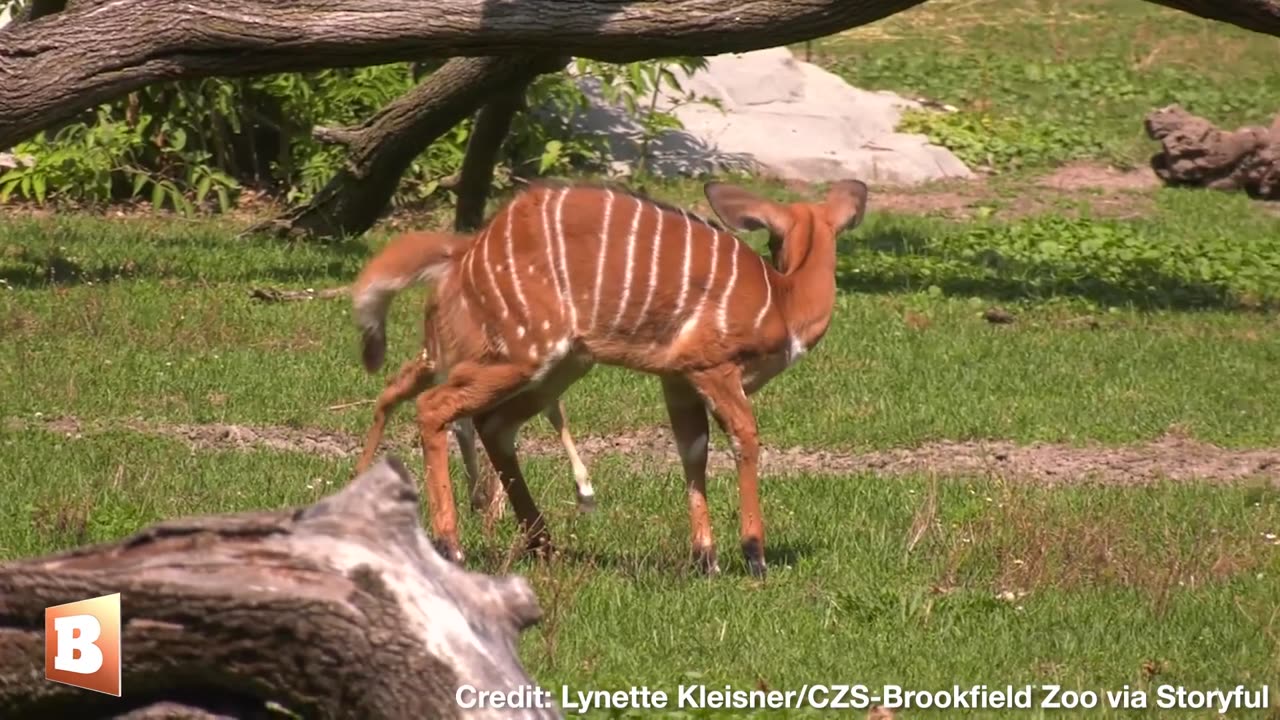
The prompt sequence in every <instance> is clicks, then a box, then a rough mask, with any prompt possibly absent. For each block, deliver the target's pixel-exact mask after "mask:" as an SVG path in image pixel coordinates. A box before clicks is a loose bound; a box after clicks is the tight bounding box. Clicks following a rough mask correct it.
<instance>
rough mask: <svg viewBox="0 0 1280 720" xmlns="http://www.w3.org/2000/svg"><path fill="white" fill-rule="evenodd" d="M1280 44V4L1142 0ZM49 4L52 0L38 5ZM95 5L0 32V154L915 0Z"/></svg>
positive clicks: (735, 39) (711, 43)
mask: <svg viewBox="0 0 1280 720" xmlns="http://www.w3.org/2000/svg"><path fill="white" fill-rule="evenodd" d="M1148 1H1149V2H1154V3H1156V4H1159V5H1165V6H1167V7H1171V8H1175V9H1178V10H1182V11H1184V12H1188V13H1192V14H1194V15H1197V16H1199V17H1203V18H1208V19H1212V20H1219V21H1222V22H1227V23H1231V24H1233V25H1238V26H1240V27H1243V28H1247V29H1249V30H1254V31H1256V32H1260V33H1265V34H1268V35H1280V0H1148ZM46 2H51V4H52V3H55V2H56V0H46ZM100 2H101V0H93V1H88V0H86V1H85V2H81V3H76V2H72V3H71V4H70V5H69V7H67V9H66V10H64V11H62V12H58V13H55V14H53V15H50V16H47V17H45V18H41V20H40V21H38V22H21V23H15V24H13V25H11V26H10V27H6V28H4V29H3V30H0V149H4V148H7V147H9V146H11V145H12V144H14V143H16V142H19V141H21V140H23V139H25V138H27V137H30V136H31V135H32V134H34V133H36V132H38V131H39V130H40V129H41V128H44V127H48V126H50V125H53V124H55V123H57V122H59V121H60V120H62V119H65V118H67V117H70V116H72V115H74V114H75V113H76V112H79V111H81V110H85V109H88V108H91V107H94V106H96V105H98V104H101V103H104V102H108V101H110V100H113V99H115V98H118V97H121V96H123V95H125V94H126V93H128V92H130V91H132V90H137V89H138V88H141V87H143V86H145V85H148V84H150V83H154V82H157V81H161V80H177V79H182V78H198V77H210V76H215V75H216V76H235V75H261V74H267V73H274V72H288V71H306V70H319V69H322V68H328V67H349V66H360V65H376V64H381V63H388V62H397V61H404V60H420V59H422V58H424V57H430V56H435V57H462V56H467V57H480V56H490V55H504V54H510V53H549V52H554V53H562V54H564V55H576V56H580V57H587V58H594V59H598V60H606V61H613V62H627V61H632V60H644V59H649V58H655V57H668V56H673V55H700V56H706V55H716V54H720V53H726V52H746V51H749V50H759V49H763V48H769V47H776V46H778V45H786V44H791V43H798V42H804V41H806V40H812V39H814V38H818V37H823V36H826V35H831V34H834V33H837V32H840V31H842V30H847V29H849V28H851V27H856V26H859V25H865V24H867V23H871V22H874V21H876V20H879V19H881V18H884V17H888V16H889V15H893V14H894V13H897V12H901V11H903V10H906V9H907V8H910V7H913V6H915V5H919V4H921V3H922V2H924V0H758V1H757V2H751V3H742V2H738V1H737V0H681V1H680V2H669V1H668V0H587V1H583V0H525V2H521V3H518V4H515V3H497V2H490V1H488V0H383V2H379V3H372V2H369V0H287V1H282V2H264V0H219V2H204V3H198V2H178V1H177V0H122V1H121V2H114V3H110V4H109V5H110V6H109V7H105V6H103V7H99V3H100Z"/></svg>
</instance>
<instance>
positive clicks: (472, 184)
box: [453, 62, 565, 233]
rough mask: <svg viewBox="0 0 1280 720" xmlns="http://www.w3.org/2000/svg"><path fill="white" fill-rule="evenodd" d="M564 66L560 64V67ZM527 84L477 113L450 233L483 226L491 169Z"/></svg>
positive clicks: (457, 191) (517, 87)
mask: <svg viewBox="0 0 1280 720" xmlns="http://www.w3.org/2000/svg"><path fill="white" fill-rule="evenodd" d="M564 64H565V63H563V62H561V63H559V65H560V66H561V67H563V66H564ZM531 79H532V78H530V79H529V80H531ZM529 80H526V81H525V82H523V83H520V84H519V85H518V86H513V87H511V88H509V89H508V90H507V91H506V92H503V93H499V94H498V95H497V96H495V97H494V98H493V99H492V100H490V101H489V102H488V103H487V104H486V105H485V106H484V107H482V108H480V112H478V113H476V121H475V123H474V124H473V125H472V127H471V137H469V138H467V152H466V154H465V155H464V156H463V158H462V168H461V170H459V171H458V182H457V184H456V185H455V186H454V193H455V194H456V195H457V196H458V206H457V208H456V210H455V212H454V218H453V229H454V230H456V231H458V232H461V233H468V232H474V231H476V230H479V229H480V226H481V225H482V224H483V223H484V208H485V203H487V202H488V200H489V187H490V186H491V185H492V184H493V168H494V166H495V165H497V163H498V155H499V153H500V152H501V151H502V144H503V142H504V141H506V139H507V133H509V132H510V131H511V121H512V119H513V118H515V115H516V113H517V112H519V111H520V110H521V108H522V107H523V106H524V93H525V89H526V88H527V87H528V86H529Z"/></svg>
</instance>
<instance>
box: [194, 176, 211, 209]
mask: <svg viewBox="0 0 1280 720" xmlns="http://www.w3.org/2000/svg"><path fill="white" fill-rule="evenodd" d="M212 187H213V177H212V176H210V175H205V176H204V177H202V178H200V182H198V183H196V204H197V205H199V204H200V203H203V202H204V197H205V196H206V195H208V194H209V189H210V188H212Z"/></svg>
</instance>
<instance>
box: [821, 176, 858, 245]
mask: <svg viewBox="0 0 1280 720" xmlns="http://www.w3.org/2000/svg"><path fill="white" fill-rule="evenodd" d="M826 213H827V221H828V222H830V223H831V229H832V230H834V231H835V232H836V233H837V234H839V233H840V232H842V231H844V230H852V229H854V228H856V227H858V225H859V224H860V223H861V222H862V219H863V217H864V216H865V215H866V214H867V184H866V183H864V182H862V181H861V180H840V181H839V182H835V183H832V184H831V187H830V188H828V189H827V202H826Z"/></svg>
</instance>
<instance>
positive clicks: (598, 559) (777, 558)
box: [521, 543, 818, 581]
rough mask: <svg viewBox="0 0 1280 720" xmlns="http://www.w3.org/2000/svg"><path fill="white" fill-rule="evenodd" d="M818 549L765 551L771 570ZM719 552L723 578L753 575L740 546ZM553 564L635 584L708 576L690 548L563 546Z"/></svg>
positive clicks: (727, 546) (796, 547)
mask: <svg viewBox="0 0 1280 720" xmlns="http://www.w3.org/2000/svg"><path fill="white" fill-rule="evenodd" d="M817 550H818V548H815V547H814V546H813V545H811V544H808V543H799V544H791V543H778V544H776V545H768V546H766V547H765V551H764V556H765V562H766V563H767V564H768V566H769V569H770V570H775V569H779V568H783V567H788V566H791V565H794V564H795V563H796V562H798V561H799V560H800V559H801V558H807V557H810V556H812V555H813V554H814V553H815V552H816V551H817ZM717 551H718V560H719V564H720V574H721V576H726V577H749V576H750V575H749V573H748V572H747V566H746V561H745V560H744V559H743V557H742V553H741V551H740V550H739V549H738V545H737V543H726V544H722V545H721V546H720V547H718V548H717ZM528 562H530V560H528V559H524V560H522V561H521V563H522V564H523V563H528ZM553 562H556V563H565V564H572V565H578V566H586V567H591V568H596V569H598V570H601V571H605V572H608V573H610V574H612V575H616V576H619V577H623V578H627V579H629V580H635V581H644V580H652V579H654V578H655V577H668V578H672V577H674V578H680V579H700V578H703V577H705V576H704V575H702V573H701V572H699V571H698V569H697V567H696V566H695V565H694V562H693V560H692V558H690V557H689V555H688V550H687V549H686V550H685V551H684V552H673V551H672V550H671V549H668V548H656V547H655V548H652V549H649V550H643V549H637V550H634V551H623V552H614V551H609V550H605V551H598V550H582V549H578V548H570V547H562V548H561V549H560V550H559V551H558V554H557V556H556V559H555V560H554V561H553Z"/></svg>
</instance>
